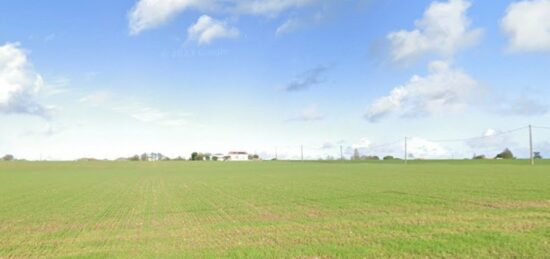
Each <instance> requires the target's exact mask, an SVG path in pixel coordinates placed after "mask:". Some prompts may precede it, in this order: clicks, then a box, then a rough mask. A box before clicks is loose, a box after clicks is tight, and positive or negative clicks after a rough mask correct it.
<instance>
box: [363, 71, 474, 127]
mask: <svg viewBox="0 0 550 259" xmlns="http://www.w3.org/2000/svg"><path fill="white" fill-rule="evenodd" d="M477 88H478V83H477V82H476V81H475V80H474V79H472V78H471V77H470V76H469V75H467V74H466V73H464V72H463V71H461V70H459V69H455V68H452V67H451V65H450V64H449V63H448V62H443V61H435V62H432V63H430V65H429V75H428V76H425V77H421V76H417V75H415V76H413V77H412V78H411V79H410V81H409V82H408V83H406V84H405V85H403V86H399V87H396V88H394V89H393V90H392V91H391V92H390V94H389V95H388V96H385V97H382V98H379V99H378V100H376V101H375V102H374V103H373V104H372V105H371V106H370V107H369V108H368V110H367V113H366V115H365V118H366V119H367V120H368V121H370V122H377V121H379V120H381V119H383V118H385V117H387V116H389V115H391V114H393V113H400V114H401V115H404V116H426V115H432V114H437V113H441V112H458V111H462V110H464V109H465V108H466V107H467V105H468V103H470V102H471V99H472V94H473V93H474V91H475V90H476V89H477Z"/></svg>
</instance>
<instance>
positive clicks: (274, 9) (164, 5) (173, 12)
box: [128, 0, 325, 35]
mask: <svg viewBox="0 0 550 259" xmlns="http://www.w3.org/2000/svg"><path fill="white" fill-rule="evenodd" d="M323 1H325V0H140V1H139V2H138V3H137V4H136V5H135V6H134V7H133V8H132V10H131V11H130V13H129V15H128V16H129V27H130V33H131V34H133V35H136V34H139V33H141V32H143V31H145V30H148V29H153V28H156V27H158V26H160V25H162V24H165V23H167V22H168V21H170V20H171V19H173V18H174V17H175V16H177V15H178V14H180V13H182V12H184V11H186V10H189V9H193V10H197V11H201V12H216V13H227V14H234V15H256V16H266V17H276V16H277V15H279V14H280V13H281V12H283V11H286V10H289V9H295V8H302V7H305V6H309V5H312V4H315V3H319V2H323Z"/></svg>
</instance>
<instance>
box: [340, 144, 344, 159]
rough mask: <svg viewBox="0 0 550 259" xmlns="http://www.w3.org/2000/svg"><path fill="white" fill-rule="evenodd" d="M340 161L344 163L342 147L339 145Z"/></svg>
mask: <svg viewBox="0 0 550 259" xmlns="http://www.w3.org/2000/svg"><path fill="white" fill-rule="evenodd" d="M340 160H342V161H344V152H343V151H342V145H340Z"/></svg>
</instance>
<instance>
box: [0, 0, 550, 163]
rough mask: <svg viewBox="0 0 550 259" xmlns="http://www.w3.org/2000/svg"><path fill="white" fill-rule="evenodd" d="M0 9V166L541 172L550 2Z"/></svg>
mask: <svg viewBox="0 0 550 259" xmlns="http://www.w3.org/2000/svg"><path fill="white" fill-rule="evenodd" d="M0 6H1V8H0V154H8V153H9V154H13V155H15V157H17V158H25V159H48V160H72V159H78V158H82V157H94V158H100V159H103V158H106V159H115V158H118V157H128V156H131V155H133V154H141V153H143V152H161V153H163V154H165V155H168V156H172V157H175V156H180V155H181V156H189V154H190V153H191V152H193V151H200V152H212V153H218V152H227V151H235V150H239V151H240V150H243V151H248V152H250V153H258V154H260V155H261V156H262V157H263V158H264V159H270V158H273V157H275V156H276V155H277V156H278V157H279V158H284V159H297V158H299V156H300V150H301V146H303V148H304V156H305V158H308V159H317V158H326V157H329V156H331V157H339V156H340V147H342V151H343V153H344V155H346V156H350V155H351V154H352V153H353V150H354V149H358V150H359V151H360V153H361V154H362V155H379V156H384V155H393V156H404V154H405V153H404V150H403V149H404V142H405V138H407V139H408V140H407V142H408V143H407V146H408V150H407V152H408V156H409V157H410V158H466V157H471V156H472V155H473V154H485V155H487V156H494V155H495V154H496V153H498V152H499V151H501V150H502V149H504V148H506V147H508V148H511V149H512V151H513V152H514V153H516V155H517V156H519V157H526V156H528V128H527V126H528V125H530V124H532V125H535V126H536V127H535V128H534V129H533V135H534V143H535V144H534V145H535V151H539V152H542V155H543V156H544V155H545V154H546V156H548V157H550V130H549V129H548V127H550V114H549V111H550V110H549V107H550V106H549V105H550V102H549V101H548V100H549V99H550V88H549V86H550V77H548V71H550V0H521V1H507V0H498V1H480V0H475V1H474V0H446V1H445V0H440V1H425V0H412V1H406V2H404V1H396V0H355V1H353V0H345V1H330V0H223V1H222V0H119V1H107V0H97V1H69V0H60V1H37V0H34V1H33V0H21V1H8V0H0Z"/></svg>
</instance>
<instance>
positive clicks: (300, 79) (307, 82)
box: [285, 65, 330, 92]
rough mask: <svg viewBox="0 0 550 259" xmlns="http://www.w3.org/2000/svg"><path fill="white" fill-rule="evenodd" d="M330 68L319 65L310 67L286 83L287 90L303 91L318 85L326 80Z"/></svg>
mask: <svg viewBox="0 0 550 259" xmlns="http://www.w3.org/2000/svg"><path fill="white" fill-rule="evenodd" d="M329 70H330V67H329V66H325V65H319V66H317V67H315V68H312V69H309V70H307V71H305V72H303V73H301V74H299V75H297V76H296V77H295V78H294V80H292V81H291V82H290V83H289V84H288V85H286V87H285V90H286V91H287V92H294V91H302V90H307V89H310V88H311V87H314V86H316V85H319V84H322V83H324V82H326V80H327V78H326V75H327V73H328V71H329Z"/></svg>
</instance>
